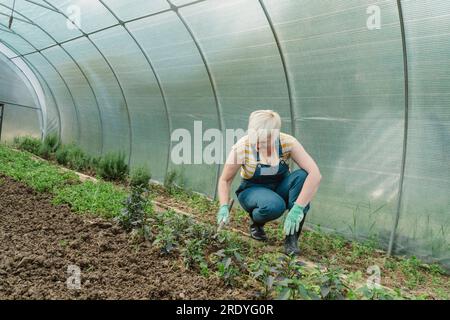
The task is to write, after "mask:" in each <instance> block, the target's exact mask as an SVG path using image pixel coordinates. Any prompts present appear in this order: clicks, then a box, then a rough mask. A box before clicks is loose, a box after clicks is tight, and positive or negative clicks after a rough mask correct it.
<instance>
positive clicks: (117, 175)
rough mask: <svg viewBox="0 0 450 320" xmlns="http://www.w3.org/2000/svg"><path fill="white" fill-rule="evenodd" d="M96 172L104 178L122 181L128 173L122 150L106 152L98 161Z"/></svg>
mask: <svg viewBox="0 0 450 320" xmlns="http://www.w3.org/2000/svg"><path fill="white" fill-rule="evenodd" d="M97 173H98V174H99V175H100V177H102V178H103V179H105V180H112V181H123V180H124V179H125V177H126V175H127V174H128V165H127V164H126V162H125V154H124V153H123V152H115V153H108V154H106V155H105V156H104V157H103V158H102V159H101V160H100V162H99V163H98V166H97Z"/></svg>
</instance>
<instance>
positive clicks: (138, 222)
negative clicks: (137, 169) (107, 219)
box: [115, 183, 152, 240]
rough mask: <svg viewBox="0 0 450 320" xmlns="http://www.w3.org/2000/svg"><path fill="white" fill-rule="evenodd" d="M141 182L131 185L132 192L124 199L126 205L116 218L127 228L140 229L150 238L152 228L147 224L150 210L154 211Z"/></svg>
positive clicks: (142, 233) (147, 238) (145, 237)
mask: <svg viewBox="0 0 450 320" xmlns="http://www.w3.org/2000/svg"><path fill="white" fill-rule="evenodd" d="M146 190H147V189H145V187H144V186H143V185H141V184H137V183H136V184H135V185H133V186H132V187H131V194H130V195H129V196H128V198H127V199H126V200H125V201H124V205H125V207H124V208H123V209H122V211H121V214H120V215H119V216H117V217H116V218H115V219H116V221H118V222H119V223H120V224H121V225H122V226H123V227H124V228H125V229H127V230H132V229H134V230H138V232H139V233H140V234H141V235H142V236H143V238H144V239H146V240H149V239H150V228H149V226H148V224H147V215H148V212H149V211H150V212H151V211H152V207H151V202H150V201H149V199H148V198H147V197H145V196H144V195H143V193H144V192H145V191H146Z"/></svg>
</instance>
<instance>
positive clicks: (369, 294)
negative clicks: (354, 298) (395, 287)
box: [357, 285, 400, 300]
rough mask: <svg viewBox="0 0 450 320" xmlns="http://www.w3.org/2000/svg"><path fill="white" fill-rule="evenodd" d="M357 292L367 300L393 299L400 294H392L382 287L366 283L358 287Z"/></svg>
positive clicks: (397, 297) (398, 297)
mask: <svg viewBox="0 0 450 320" xmlns="http://www.w3.org/2000/svg"><path fill="white" fill-rule="evenodd" d="M357 292H359V293H361V294H362V295H363V297H364V298H365V299H367V300H394V299H400V296H398V295H393V294H391V293H389V292H388V291H386V290H385V289H383V288H382V287H380V288H377V287H375V286H373V287H368V286H367V285H365V286H363V287H361V288H359V289H358V290H357Z"/></svg>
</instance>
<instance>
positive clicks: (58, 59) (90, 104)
mask: <svg viewBox="0 0 450 320" xmlns="http://www.w3.org/2000/svg"><path fill="white" fill-rule="evenodd" d="M42 54H43V55H44V56H45V57H46V58H47V59H48V60H49V61H50V63H51V64H52V65H53V66H54V67H55V68H56V70H57V72H58V73H59V74H60V75H61V76H62V77H63V79H64V81H65V82H66V84H67V86H68V88H69V90H70V92H71V94H72V96H73V98H74V100H75V106H76V108H77V110H78V120H79V126H80V129H79V130H80V138H79V143H80V145H81V146H82V147H84V148H85V149H86V150H87V151H88V152H91V153H93V154H99V153H101V151H102V149H103V148H102V146H103V135H104V133H103V130H102V125H101V124H102V118H101V114H100V107H99V105H98V100H97V97H96V96H95V95H94V90H93V88H92V85H91V84H90V82H88V80H87V77H86V76H85V75H84V73H83V72H82V69H81V67H80V66H79V63H78V62H74V60H73V59H72V58H71V57H70V56H69V55H68V54H67V53H66V52H65V51H64V50H63V49H62V48H60V47H53V48H50V49H48V50H45V51H42ZM74 121H75V120H74Z"/></svg>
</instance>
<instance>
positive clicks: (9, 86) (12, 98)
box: [0, 53, 38, 108]
mask: <svg viewBox="0 0 450 320" xmlns="http://www.w3.org/2000/svg"><path fill="white" fill-rule="evenodd" d="M0 70H1V72H0V103H11V104H18V105H22V106H25V107H32V108H38V106H37V104H36V100H35V97H34V96H33V95H32V93H31V90H30V87H29V84H28V83H27V82H26V78H24V75H23V74H21V71H20V69H18V68H17V67H16V66H15V65H14V64H13V63H12V62H11V61H9V60H8V59H7V58H6V57H5V56H4V55H3V54H2V53H0ZM24 80H25V81H24Z"/></svg>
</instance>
